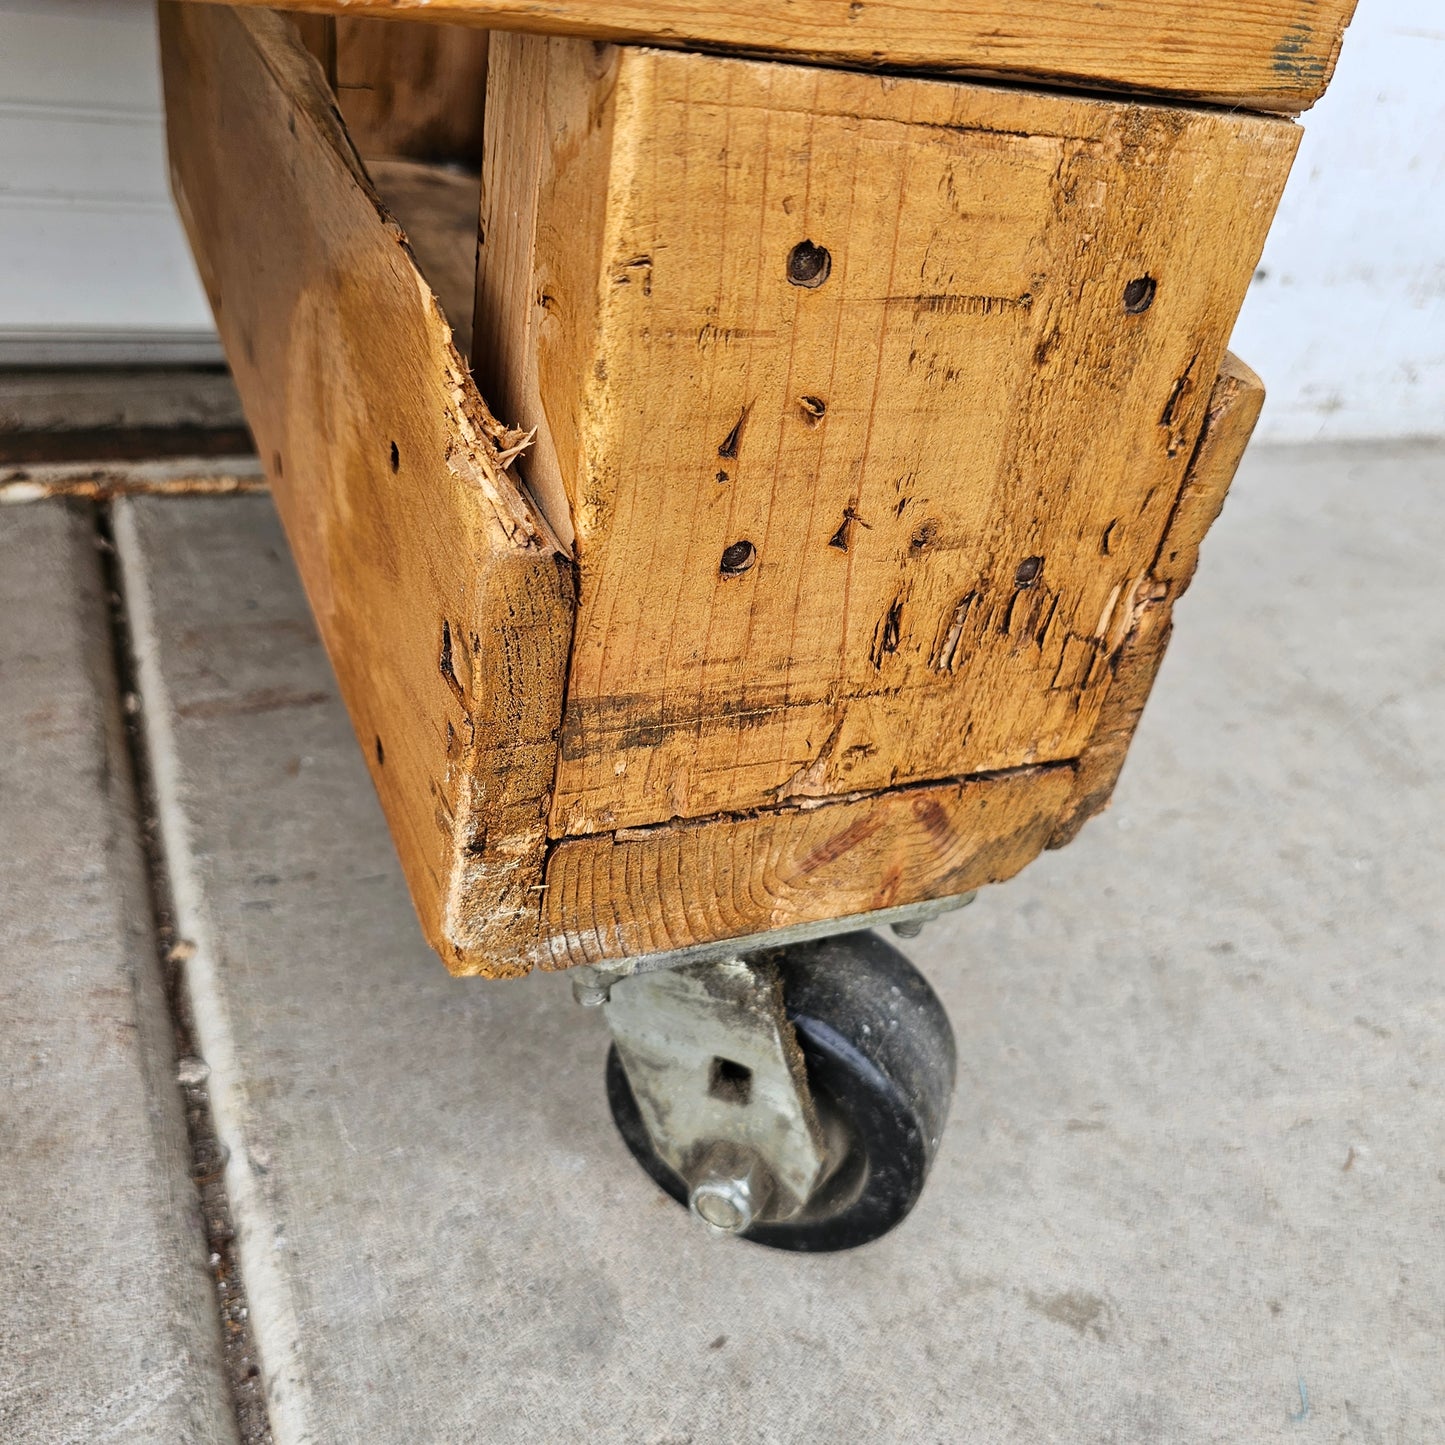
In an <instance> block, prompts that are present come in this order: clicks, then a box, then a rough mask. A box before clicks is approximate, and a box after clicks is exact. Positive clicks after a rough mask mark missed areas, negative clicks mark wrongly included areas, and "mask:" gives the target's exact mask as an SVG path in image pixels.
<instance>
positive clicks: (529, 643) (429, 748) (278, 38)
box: [160, 4, 572, 973]
mask: <svg viewBox="0 0 1445 1445" xmlns="http://www.w3.org/2000/svg"><path fill="white" fill-rule="evenodd" d="M160 30H161V40H162V61H163V73H164V78H165V85H166V106H167V118H168V122H169V123H168V138H169V145H170V153H171V171H172V181H173V186H174V189H175V192H176V198H177V203H178V208H179V210H180V212H181V215H182V219H183V220H184V222H185V224H186V227H187V230H188V232H189V234H190V238H191V243H192V247H193V249H194V251H195V253H196V256H197V260H198V263H199V268H200V271H201V274H202V277H203V279H204V281H205V283H206V287H207V291H208V293H209V294H210V296H211V299H212V303H213V306H214V307H215V309H216V313H217V322H218V327H219V329H220V331H221V334H222V337H223V340H224V341H225V343H226V346H227V351H228V354H229V356H230V358H231V362H232V366H233V370H234V372H235V375H236V381H237V385H238V388H239V389H240V390H241V393H242V395H243V397H244V398H245V401H246V407H247V413H248V416H249V417H250V419H251V421H252V424H253V426H254V428H255V431H256V436H257V442H258V448H259V450H260V453H261V456H262V457H263V458H264V459H265V460H266V466H267V473H268V478H269V481H270V483H271V488H272V492H273V494H274V495H275V497H276V500H277V503H278V508H279V510H280V511H281V514H282V519H283V522H284V523H285V524H286V527H287V531H288V536H289V539H290V541H291V544H292V551H293V554H294V555H295V558H296V563H297V567H298V571H299V572H300V574H301V577H302V581H303V583H304V585H305V587H306V590H307V592H308V595H309V597H310V600H311V603H312V607H313V611H314V613H315V615H316V619H317V623H318V628H319V630H320V633H321V636H322V640H323V642H324V643H325V645H326V648H327V651H328V653H329V655H330V657H331V660H332V663H333V666H334V668H335V671H336V674H337V679H338V682H339V684H340V687H341V692H342V696H343V698H344V699H345V701H346V704H347V708H348V711H349V712H350V714H351V719H352V723H353V726H354V728H355V730H356V732H357V736H358V739H359V740H360V741H361V743H362V751H363V755H364V757H365V758H366V761H367V765H368V767H369V769H370V771H371V775H372V779H373V781H374V783H375V784H376V787H377V791H378V794H379V796H380V798H381V801H382V805H383V808H384V810H385V812H386V815H387V820H388V823H389V824H390V826H391V830H392V834H393V837H394V839H395V842H396V845H397V850H398V853H399V855H400V858H401V862H402V865H403V869H404V871H405V873H406V877H407V882H408V885H409V887H410V889H411V892H412V897H413V901H414V902H415V904H416V908H417V912H418V915H419V917H420V919H421V922H422V926H423V929H424V931H425V933H426V935H427V938H428V941H429V942H430V943H431V944H432V946H433V947H434V948H435V949H436V950H437V951H438V952H439V953H440V954H441V955H442V957H443V958H444V960H445V961H446V962H447V963H448V965H449V966H450V967H453V968H454V969H466V968H468V965H467V964H466V963H464V962H463V959H464V958H467V959H470V958H474V957H475V956H476V955H477V954H478V952H479V951H480V950H482V949H486V950H487V953H488V955H489V957H490V960H491V969H490V971H493V972H498V973H503V972H513V971H517V969H518V967H520V968H521V969H522V970H525V968H526V967H527V965H526V963H521V964H520V965H519V964H517V963H516V960H517V959H520V958H523V957H524V956H525V954H526V950H527V945H528V944H529V943H531V942H534V941H535V937H536V928H537V913H538V903H537V899H538V896H539V893H540V883H541V874H542V867H543V864H544V861H545V853H546V836H545V825H544V823H543V818H544V817H545V813H546V806H547V800H548V797H549V795H550V789H551V786H552V780H553V777H554V774H555V752H556V742H555V736H556V729H557V726H558V724H559V721H560V708H561V696H562V689H563V686H564V682H565V673H566V656H567V648H568V645H569V641H570V634H571V618H572V579H571V571H570V562H569V560H568V558H567V556H566V553H565V550H564V549H563V548H562V546H561V545H560V544H559V543H558V541H557V539H556V537H555V536H554V534H553V533H552V531H551V529H550V528H549V527H548V525H547V523H546V521H545V519H544V518H543V517H542V516H541V514H540V513H539V512H537V511H536V509H535V508H534V507H533V506H532V504H531V502H530V500H529V498H528V497H527V495H526V493H525V492H524V491H523V490H522V488H521V487H520V486H519V485H518V483H517V482H516V481H515V480H514V478H513V477H512V476H511V475H510V474H509V473H508V471H507V462H508V460H509V455H510V454H512V453H513V452H514V451H515V449H516V443H517V441H518V440H519V438H517V437H516V436H515V435H514V434H513V432H512V431H511V430H510V429H508V428H506V427H504V426H502V425H501V424H500V423H499V422H498V421H497V420H496V419H495V418H494V417H493V416H492V415H491V413H490V412H489V411H488V409H487V407H486V405H485V404H484V402H483V401H482V398H481V396H480V394H479V393H478V392H477V390H476V388H475V386H474V385H473V383H472V381H471V377H470V373H469V372H468V370H467V367H466V364H465V363H464V362H463V360H462V358H461V357H460V356H459V355H458V353H457V351H456V349H455V346H454V345H453V342H452V335H451V330H450V328H449V326H448V325H447V322H446V318H445V316H444V315H443V313H442V311H441V308H440V306H439V305H438V302H437V300H436V297H435V296H434V294H433V293H432V291H431V289H430V288H429V287H428V285H427V284H426V282H425V280H424V279H423V277H422V275H421V273H420V271H419V270H418V269H417V266H416V262H415V257H414V256H413V255H412V253H411V250H410V247H409V245H408V244H407V241H406V237H405V234H404V232H403V231H402V230H401V228H400V226H399V225H398V224H397V223H396V221H395V220H394V219H393V218H392V216H391V215H390V213H389V212H388V211H387V210H386V207H385V206H384V205H383V203H382V201H381V200H380V198H379V197H378V195H377V194H376V191H375V189H374V188H373V187H372V185H371V183H370V180H369V177H368V175H367V172H366V170H365V167H364V166H363V164H362V163H361V161H360V159H359V158H358V157H357V155H356V152H355V150H354V148H353V147H352V145H351V142H350V139H349V137H348V136H347V133H346V130H345V127H344V125H343V124H342V122H341V119H340V117H339V116H338V114H337V111H336V108H335V105H334V102H333V100H332V97H331V94H330V91H329V89H328V87H327V85H326V79H325V76H324V74H323V72H322V70H321V68H320V66H319V65H318V64H317V62H316V61H315V59H314V58H313V57H312V56H311V55H310V54H308V53H307V51H306V50H305V48H304V47H303V46H302V44H301V42H300V40H299V38H298V37H297V35H296V32H295V28H294V26H293V25H292V23H291V21H289V20H288V19H286V18H285V17H282V16H279V15H273V14H270V13H266V12H261V11H239V10H233V9H230V8H228V7H225V6H190V5H175V4H162V5H161V6H160ZM258 256H259V257H261V258H263V262H262V263H261V264H257V260H256V258H257V257H258ZM372 332H375V333H376V335H377V336H379V337H380V339H381V341H382V343H383V344H381V345H373V344H371V333H372ZM333 416H334V417H336V418H338V419H339V421H338V425H339V427H340V430H339V431H338V432H337V433H336V435H334V436H332V435H330V433H329V431H328V423H327V422H325V421H323V419H326V418H331V417H333ZM387 437H391V438H393V441H392V443H391V448H390V457H389V459H388V455H387V446H386V438H387ZM397 438H400V439H401V442H402V447H401V453H400V455H399V453H398V447H397V441H396V440H395V439H397ZM403 461H404V462H405V465H404V466H403V465H402V463H403ZM283 463H284V464H283ZM399 467H401V473H400V475H401V476H402V482H401V483H398V482H397V480H396V477H397V474H398V468H399ZM383 738H385V740H386V747H385V749H384V748H383Z"/></svg>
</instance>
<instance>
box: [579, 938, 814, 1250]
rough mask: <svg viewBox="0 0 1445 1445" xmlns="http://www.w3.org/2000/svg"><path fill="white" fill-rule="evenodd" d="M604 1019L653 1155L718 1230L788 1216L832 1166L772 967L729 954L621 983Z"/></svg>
mask: <svg viewBox="0 0 1445 1445" xmlns="http://www.w3.org/2000/svg"><path fill="white" fill-rule="evenodd" d="M606 1011H607V1022H608V1024H609V1025H610V1026H611V1029H612V1037H613V1039H614V1041H615V1042H616V1044H617V1052H618V1054H619V1055H620V1056H621V1058H622V1063H623V1067H624V1068H625V1069H626V1070H627V1078H628V1081H629V1082H630V1083H631V1085H632V1092H633V1096H634V1097H635V1099H636V1100H637V1106H638V1109H639V1110H640V1111H641V1114H642V1118H643V1122H644V1123H645V1124H646V1126H647V1132H648V1133H649V1134H650V1135H651V1136H652V1140H653V1143H654V1145H655V1146H656V1148H657V1152H658V1154H659V1155H660V1156H661V1157H662V1159H663V1160H664V1161H665V1162H666V1163H667V1164H669V1165H670V1166H671V1167H672V1168H673V1169H674V1170H675V1171H676V1172H677V1173H678V1174H679V1175H681V1176H682V1178H683V1179H684V1180H685V1181H686V1182H687V1185H688V1204H689V1207H690V1208H691V1210H692V1212H693V1214H694V1215H695V1216H696V1217H697V1218H698V1219H700V1220H702V1222H703V1223H704V1224H706V1225H707V1226H708V1227H709V1228H710V1229H713V1230H715V1231H716V1232H718V1233H720V1234H736V1233H740V1232H741V1231H743V1230H745V1229H747V1228H749V1227H750V1226H751V1225H752V1224H753V1223H754V1222H756V1221H760V1220H780V1219H787V1218H790V1217H791V1216H793V1215H795V1214H796V1213H797V1212H798V1211H799V1210H800V1209H801V1208H802V1207H803V1205H805V1204H806V1203H807V1201H808V1199H809V1197H810V1196H811V1195H812V1192H813V1189H814V1187H815V1186H816V1185H817V1183H818V1181H819V1179H820V1178H821V1177H822V1175H823V1173H824V1170H825V1167H826V1165H827V1149H826V1144H825V1140H824V1135H823V1128H822V1125H821V1124H820V1123H819V1120H818V1112H817V1109H816V1107H815V1106H814V1103H813V1096H812V1093H811V1091H810V1090H809V1088H808V1079H807V1073H806V1070H805V1068H804V1065H803V1055H802V1051H801V1050H800V1049H799V1047H798V1041H797V1039H796V1038H795V1037H794V1034H793V1026H792V1025H791V1024H790V1023H789V1022H788V1018H787V1015H786V1013H785V1012H784V1008H783V987H782V981H781V979H780V978H779V976H778V970H777V966H776V965H775V964H772V963H770V962H768V961H767V960H766V959H765V958H751V959H749V958H726V959H720V960H718V961H716V962H712V963H700V964H693V965H691V966H690V967H687V968H679V969H665V970H656V971H653V972H649V973H640V974H637V975H635V976H633V977H631V978H627V979H623V980H621V981H619V982H618V983H616V984H615V985H614V986H613V987H612V990H611V996H610V998H609V999H608V1002H607V1005H606Z"/></svg>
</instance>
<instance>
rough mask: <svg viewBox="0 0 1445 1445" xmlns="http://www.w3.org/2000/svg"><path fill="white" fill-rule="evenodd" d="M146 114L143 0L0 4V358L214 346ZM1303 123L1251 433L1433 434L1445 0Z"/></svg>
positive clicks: (1241, 340) (1444, 315) (1361, 33)
mask: <svg viewBox="0 0 1445 1445" xmlns="http://www.w3.org/2000/svg"><path fill="white" fill-rule="evenodd" d="M160 115H161V111H160V94H159V82H158V79H157V76H156V62H155V35H154V21H153V17H152V11H151V6H150V3H149V0H0V257H3V258H4V264H3V265H0V360H4V359H6V357H7V354H8V355H11V356H13V355H14V353H15V347H16V344H17V342H19V344H20V345H21V347H22V353H23V352H24V348H27V347H28V348H29V351H28V354H29V355H31V356H32V357H33V358H37V359H38V358H39V357H41V356H42V355H43V354H44V353H43V352H39V351H37V350H36V349H35V348H36V343H37V340H40V341H43V340H44V339H45V338H47V337H49V338H52V339H55V338H61V337H64V336H66V335H76V334H78V335H80V336H81V337H82V338H85V337H88V338H90V341H91V343H92V344H93V345H94V344H104V341H105V338H106V337H114V336H117V335H119V336H125V335H128V334H129V335H131V336H139V337H142V338H149V342H150V345H151V347H152V348H154V347H156V346H159V347H161V348H162V349H165V348H172V349H173V348H175V347H177V346H179V347H180V348H181V350H182V351H183V352H184V351H185V349H186V348H187V347H188V346H189V347H195V346H196V345H198V344H199V345H200V347H201V348H202V349H203V350H204V349H205V348H206V347H208V346H210V345H211V344H212V343H210V342H209V341H207V340H205V338H207V337H208V336H209V333H210V316H209V312H208V310H207V308H206V303H205V299H204V297H203V296H202V294H201V290H200V287H199V285H198V283H197V282H196V280H195V276H194V273H193V271H192V269H191V264H190V260H189V256H188V254H187V251H186V247H185V241H184V238H183V237H182V235H181V232H180V228H179V226H178V225H177V223H176V221H175V218H174V215H173V213H172V211H171V206H170V201H169V198H168V195H167V191H166V181H165V162H164V142H163V132H162V127H161V119H160ZM1304 125H1305V140H1304V144H1303V146H1302V147H1301V151H1300V156H1299V159H1298V161H1297V162H1296V164H1295V170H1294V174H1293V175H1292V177H1291V178H1290V183H1289V187H1288V189H1287V191H1286V192H1285V197H1284V201H1283V203H1282V205H1281V207H1280V213H1279V218H1278V220H1277V221H1276V223H1275V228H1274V231H1273V232H1272V234H1271V236H1270V240H1269V244H1268V246H1267V248H1266V250H1265V255H1264V259H1263V262H1262V264H1261V267H1260V275H1259V278H1258V279H1257V280H1256V282H1255V284H1254V286H1253V287H1252V288H1251V290H1250V295H1249V299H1248V302H1247V303H1246V306H1245V311H1244V315H1243V316H1242V317H1241V318H1240V322H1239V326H1238V328H1237V330H1236V332H1235V337H1234V346H1235V350H1236V351H1238V352H1239V354H1240V355H1241V356H1242V357H1243V358H1244V359H1245V360H1246V361H1247V362H1249V364H1250V365H1251V366H1253V367H1254V368H1255V369H1256V370H1257V371H1259V372H1260V373H1261V375H1262V376H1263V377H1264V379H1265V382H1266V384H1267V385H1268V387H1269V401H1268V402H1267V403H1266V407H1265V412H1264V417H1263V419H1262V421H1261V423H1260V431H1259V435H1260V436H1261V437H1270V438H1274V439H1291V440H1298V439H1311V438H1316V437H1323V438H1339V437H1369V436H1410V435H1419V434H1431V433H1433V434H1442V433H1445V0H1360V8H1359V14H1358V16H1357V17H1356V19H1355V22H1354V24H1353V25H1352V26H1351V27H1350V29H1349V32H1348V33H1347V35H1346V40H1345V48H1344V55H1343V58H1342V59H1341V61H1340V66H1339V70H1338V72H1337V74H1336V77H1335V81H1334V84H1333V85H1332V86H1331V88H1330V90H1329V93H1328V94H1327V95H1326V96H1325V98H1324V100H1323V101H1321V102H1320V104H1319V105H1318V106H1317V107H1316V108H1315V109H1314V110H1313V111H1310V112H1308V113H1307V114H1306V115H1305V117H1304ZM7 339H8V344H7Z"/></svg>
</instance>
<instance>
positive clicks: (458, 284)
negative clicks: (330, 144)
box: [366, 159, 477, 356]
mask: <svg viewBox="0 0 1445 1445" xmlns="http://www.w3.org/2000/svg"><path fill="white" fill-rule="evenodd" d="M366 170H367V174H368V175H370V177H371V181H372V184H373V185H374V186H375V187H376V191H377V194H378V195H379V196H380V197H381V199H382V201H383V202H384V203H385V205H386V208H387V210H388V211H390V212H391V214H392V215H393V216H395V217H396V219H397V220H398V221H399V222H400V223H401V227H402V229H403V230H404V231H405V232H406V239H407V244H408V245H409V246H410V247H411V252H412V256H413V258H414V259H415V261H416V264H417V268H418V269H419V270H420V271H421V274H422V275H423V276H424V277H425V278H426V283H427V285H428V286H430V287H431V289H432V291H433V292H434V293H435V295H436V298H437V301H438V303H439V304H440V306H441V308H442V313H443V314H444V315H445V316H446V318H447V321H448V323H449V324H450V325H451V328H452V336H453V339H454V340H455V342H456V348H457V351H458V352H459V353H460V354H461V355H462V356H467V355H468V354H470V352H471V347H472V310H473V307H474V305H475V298H476V289H477V178H476V177H475V176H469V175H467V174H465V173H464V172H461V171H457V170H454V169H453V168H452V167H451V166H439V165H433V164H430V163H428V162H425V161H411V160H393V159H387V160H383V159H372V160H368V161H367V163H366Z"/></svg>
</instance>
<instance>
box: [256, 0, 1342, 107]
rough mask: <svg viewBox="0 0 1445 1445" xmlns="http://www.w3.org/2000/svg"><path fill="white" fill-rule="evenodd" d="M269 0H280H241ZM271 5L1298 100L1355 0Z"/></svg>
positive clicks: (1314, 91) (1213, 97)
mask: <svg viewBox="0 0 1445 1445" xmlns="http://www.w3.org/2000/svg"><path fill="white" fill-rule="evenodd" d="M249 3H252V4H257V5H267V6H271V5H274V4H275V3H276V0H249ZM282 5H283V8H286V9H292V10H301V11H316V12H324V13H337V14H345V15H349V16H360V15H367V16H394V17H400V18H406V19H416V20H428V21H431V22H434V23H435V22H452V23H457V24H470V25H477V26H482V27H484V28H488V29H496V30H516V31H530V32H533V33H540V34H551V35H578V36H586V37H590V38H592V39H595V40H626V41H634V42H641V43H645V44H651V45H664V46H682V47H688V48H692V49H702V50H707V49H713V50H727V51H730V52H734V53H737V54H752V55H776V56H780V57H786V58H791V59H794V60H815V61H824V62H827V63H829V64H843V65H852V66H862V67H868V68H877V67H884V68H888V69H898V70H915V71H934V72H946V73H952V74H958V75H963V74H968V75H974V76H985V77H987V76H996V77H1002V78H1005V79H1008V80H1013V81H1023V82H1028V83H1033V84H1042V85H1049V86H1060V87H1080V88H1084V89H1089V90H1116V91H1126V92H1138V93H1142V94H1154V95H1161V96H1168V97H1173V98H1177V99H1188V100H1198V101H1208V102H1211V103H1214V104H1219V105H1232V106H1233V105H1237V106H1245V107H1249V108H1252V109H1257V110H1273V111H1282V112H1286V113H1294V112H1298V111H1301V110H1304V109H1305V108H1306V107H1308V106H1309V105H1312V104H1313V103H1314V101H1316V100H1317V99H1318V98H1319V96H1320V95H1321V93H1322V92H1323V91H1324V88H1325V86H1326V85H1327V84H1328V82H1329V78H1330V75H1331V73H1332V72H1333V70H1334V65H1335V60H1336V58H1337V57H1338V55H1339V50H1340V41H1341V36H1342V34H1343V31H1344V28H1345V26H1346V25H1347V24H1348V23H1349V19H1350V16H1351V15H1352V14H1353V12H1354V8H1355V0H1188V3H1175V4H1168V5H1166V4H1160V3H1159V0H789V3H787V4H779V3H777V0H726V3H717V0H282Z"/></svg>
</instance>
